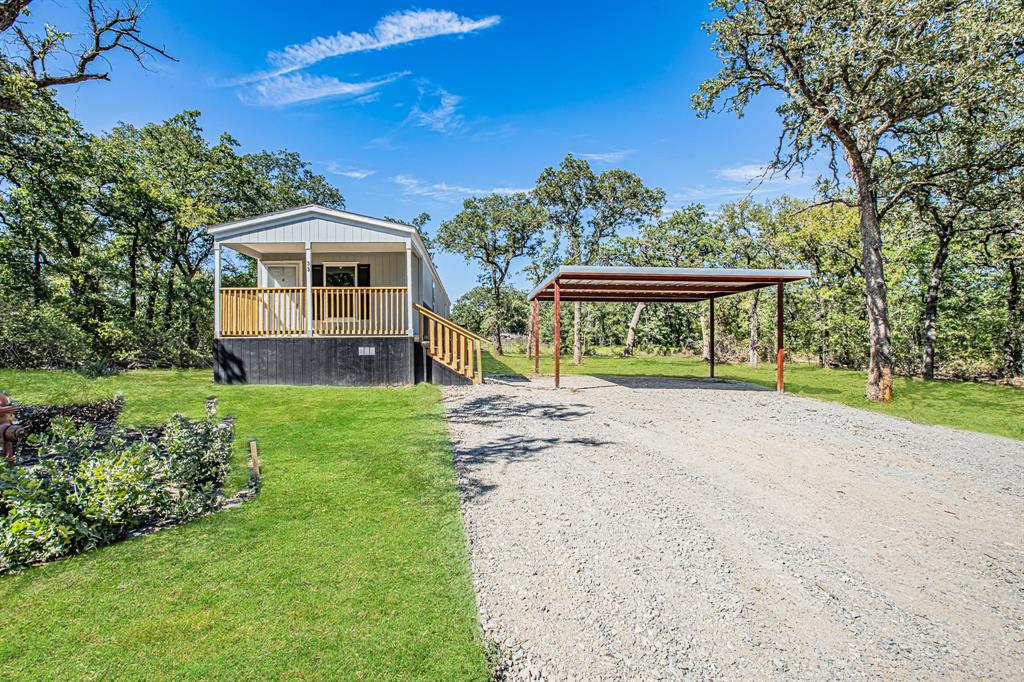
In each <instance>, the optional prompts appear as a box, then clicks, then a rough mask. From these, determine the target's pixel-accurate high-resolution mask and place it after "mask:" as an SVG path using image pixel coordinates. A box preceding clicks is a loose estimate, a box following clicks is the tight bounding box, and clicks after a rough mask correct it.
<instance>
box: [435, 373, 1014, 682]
mask: <svg viewBox="0 0 1024 682" xmlns="http://www.w3.org/2000/svg"><path fill="white" fill-rule="evenodd" d="M445 404H446V410H447V413H448V424H449V430H450V434H451V438H452V443H453V446H454V452H455V462H456V470H457V472H458V477H459V486H460V492H461V496H462V508H463V516H464V520H465V526H466V532H467V537H468V540H469V548H470V557H471V561H472V567H473V573H474V580H475V585H476V591H477V603H478V607H479V611H480V620H481V624H482V627H483V630H484V636H485V637H486V638H487V639H488V640H489V641H493V642H495V643H497V645H498V647H499V650H500V651H501V657H500V664H499V671H498V674H499V676H501V677H502V678H503V679H508V680H530V679H544V680H569V679H584V680H604V679H609V680H610V679H625V680H647V679H708V678H722V677H726V678H737V677H742V678H756V679H851V678H866V677H873V678H877V677H885V678H901V679H905V678H935V677H945V678H954V679H956V678H991V679H1021V678H1022V676H1024V445H1022V444H1021V443H1020V442H1018V441H1013V440H1009V439H1005V438H999V437H995V436H985V435H981V434H973V433H968V432H961V431H957V430H954V429H948V428H943V427H935V426H923V425H918V424H913V423H911V422H908V421H904V420H899V419H894V418H891V417H887V416H885V415H879V414H874V413H871V412H867V411H863V410H857V409H854V408H849V407H846V406H843V405H839V404H833V403H827V402H821V401H817V400H813V399H809V398H800V397H797V396H791V395H779V394H776V393H775V392H774V391H767V390H761V389H759V388H757V387H753V386H750V385H747V384H741V383H735V382H727V381H713V380H703V381H699V380H682V379H658V378H607V377H606V378H601V379H598V378H594V377H567V378H566V379H565V380H564V387H563V389H562V390H560V391H554V390H552V389H551V382H550V380H541V381H536V382H528V381H524V382H520V383H515V382H504V383H487V384H484V385H481V386H472V387H448V388H446V389H445Z"/></svg>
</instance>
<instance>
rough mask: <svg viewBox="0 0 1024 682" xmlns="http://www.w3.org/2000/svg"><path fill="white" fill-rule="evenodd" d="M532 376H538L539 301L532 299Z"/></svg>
mask: <svg viewBox="0 0 1024 682" xmlns="http://www.w3.org/2000/svg"><path fill="white" fill-rule="evenodd" d="M533 374H534V376H536V375H538V374H540V301H538V300H537V299H533Z"/></svg>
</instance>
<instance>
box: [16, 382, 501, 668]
mask: <svg viewBox="0 0 1024 682" xmlns="http://www.w3.org/2000/svg"><path fill="white" fill-rule="evenodd" d="M0 390H4V391H6V392H8V393H9V394H10V395H11V396H12V397H13V398H14V399H15V400H17V401H21V402H31V401H43V400H46V399H48V398H53V397H58V398H60V399H65V400H67V399H69V397H70V396H72V395H75V394H80V395H86V394H88V395H94V396H97V395H98V396H103V395H109V394H111V393H112V392H114V391H123V392H124V394H125V399H126V409H125V414H124V420H125V421H129V422H156V421H160V420H163V419H166V418H167V417H168V416H170V414H171V413H172V412H175V411H182V412H185V413H186V414H190V415H194V416H199V415H200V414H201V413H202V410H203V398H205V397H206V396H208V395H217V396H218V397H219V398H220V405H221V413H222V414H231V415H234V416H235V417H236V419H237V421H236V426H237V434H236V439H237V458H236V471H235V474H234V475H233V479H232V480H233V483H235V484H239V483H241V482H242V481H243V480H244V479H245V476H246V473H245V469H244V465H243V464H242V462H243V453H244V443H245V440H246V439H247V438H248V437H250V436H252V435H255V436H256V437H257V438H258V440H259V444H260V454H261V459H262V461H263V469H264V472H263V473H264V479H263V480H264V484H263V490H262V492H261V494H260V496H259V497H258V498H257V499H256V500H254V501H251V502H248V503H246V504H245V505H244V506H243V507H241V508H240V509H237V510H231V511H224V512H219V513H217V514H214V515H212V516H209V517H206V518H204V519H201V520H198V521H195V522H193V523H189V524H186V525H184V526H180V527H178V528H174V529H170V530H165V531H161V532H158V533H154V534H152V535H148V536H145V537H142V538H138V539H134V540H129V541H126V542H121V543H118V544H116V545H112V546H109V547H106V548H103V549H100V550H96V551H92V552H88V553H85V554H82V555H79V556H77V557H72V558H69V559H65V560H61V561H56V562H53V563H51V564H48V565H45V566H40V567H36V568H32V569H29V570H27V571H25V572H23V573H20V574H15V575H10V576H6V577H2V578H0V679H97V678H99V679H109V678H126V677H127V678H181V677H185V678H208V679H246V678H258V679H259V678H266V677H288V678H344V679H436V680H441V679H443V680H455V679H486V678H487V676H488V664H487V661H486V657H485V652H484V647H483V644H482V641H481V637H480V633H479V628H478V625H477V621H476V609H475V604H474V598H473V589H472V582H471V577H470V572H469V563H468V555H467V551H466V545H465V541H464V535H463V529H462V522H461V516H460V513H459V501H458V494H457V490H456V487H455V481H454V476H453V473H452V466H451V453H450V450H449V443H448V437H447V431H446V429H445V424H444V416H443V411H442V406H441V403H440V399H439V397H440V394H439V392H438V390H437V389H436V388H434V387H432V386H417V387H415V388H412V389H368V388H358V389H356V388H326V387H278V386H273V387H272V386H245V387H223V386H215V385H213V384H212V383H211V380H210V372H185V373H180V372H133V373H128V374H123V375H120V376H117V377H112V378H107V379H101V380H99V381H95V382H90V381H87V380H85V379H83V378H81V377H80V376H78V375H76V374H70V373H56V372H16V371H0Z"/></svg>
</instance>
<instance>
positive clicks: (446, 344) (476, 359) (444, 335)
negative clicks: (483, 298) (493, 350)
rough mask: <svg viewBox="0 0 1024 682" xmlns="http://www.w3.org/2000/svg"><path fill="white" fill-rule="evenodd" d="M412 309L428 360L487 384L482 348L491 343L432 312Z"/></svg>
mask: <svg viewBox="0 0 1024 682" xmlns="http://www.w3.org/2000/svg"><path fill="white" fill-rule="evenodd" d="M412 307H413V309H414V310H415V311H416V313H417V314H418V315H419V316H420V320H419V322H420V326H419V337H418V340H419V342H420V343H421V344H423V349H424V350H425V351H426V354H427V356H428V357H430V358H433V359H434V360H435V361H436V362H438V363H440V364H442V365H444V366H445V367H447V368H448V369H450V370H452V371H453V372H455V373H457V374H460V375H462V376H464V377H466V378H467V379H469V380H470V381H472V382H473V383H474V384H480V383H483V380H484V368H483V361H482V353H481V351H480V346H481V344H484V343H490V341H488V340H487V339H485V338H484V337H482V336H480V335H479V334H474V333H473V332H471V331H469V330H468V329H466V328H465V327H460V326H459V325H457V324H455V323H454V322H452V321H451V320H448V319H445V318H443V317H441V316H440V315H438V314H437V313H435V312H434V311H433V310H430V309H429V308H424V307H423V306H421V305H418V304H415V303H414V304H413V306H412Z"/></svg>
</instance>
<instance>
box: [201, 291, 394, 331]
mask: <svg viewBox="0 0 1024 682" xmlns="http://www.w3.org/2000/svg"><path fill="white" fill-rule="evenodd" d="M406 295H407V289H406V287H313V288H312V306H311V307H312V310H313V316H312V317H313V319H312V325H309V326H311V327H312V332H313V334H318V335H325V336H403V335H405V334H408V332H409V327H408V322H407V319H408V315H407V313H406ZM306 333H307V319H306V289H305V288H304V287H283V288H266V287H264V288H222V289H221V290H220V334H221V336H285V335H304V334H306Z"/></svg>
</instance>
